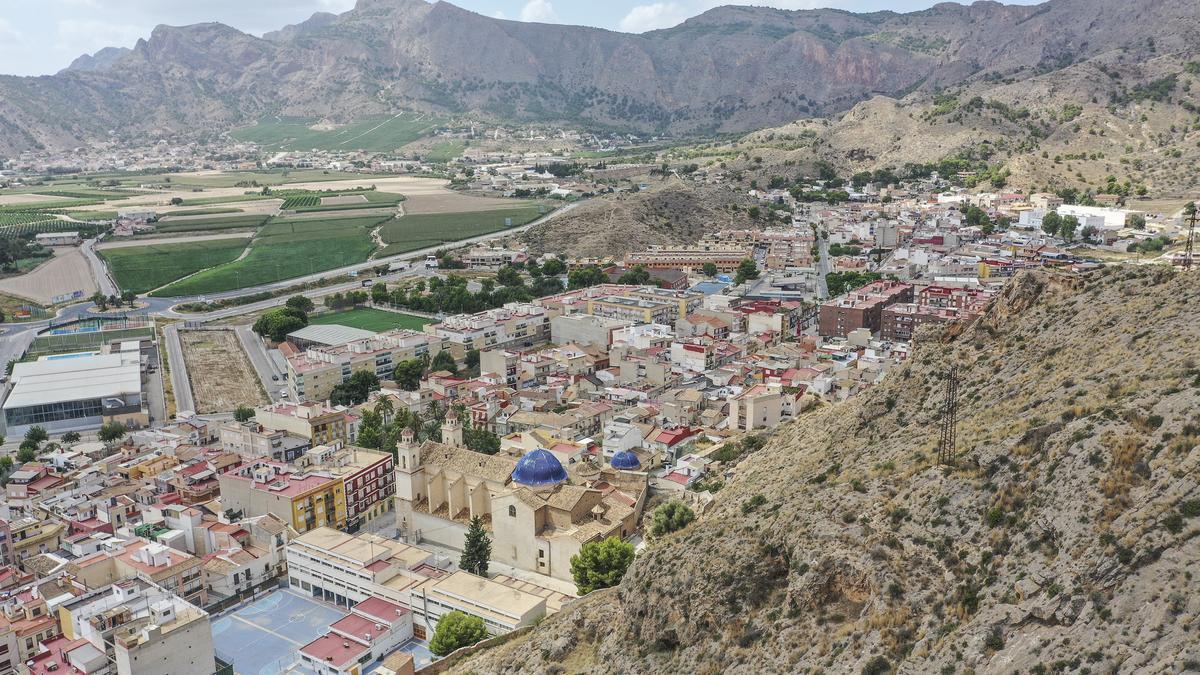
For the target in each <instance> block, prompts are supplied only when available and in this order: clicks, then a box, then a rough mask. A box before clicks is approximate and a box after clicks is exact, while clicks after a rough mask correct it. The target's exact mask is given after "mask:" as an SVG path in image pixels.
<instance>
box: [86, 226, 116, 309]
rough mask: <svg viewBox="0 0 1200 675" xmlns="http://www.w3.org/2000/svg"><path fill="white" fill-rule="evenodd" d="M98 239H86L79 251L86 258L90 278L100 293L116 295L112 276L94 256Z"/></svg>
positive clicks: (102, 262)
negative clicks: (90, 271)
mask: <svg viewBox="0 0 1200 675" xmlns="http://www.w3.org/2000/svg"><path fill="white" fill-rule="evenodd" d="M97 241H99V240H98V239H88V240H87V241H85V242H83V245H82V246H80V247H79V250H80V251H82V252H83V255H84V257H85V258H87V261H88V265H90V266H91V268H92V277H93V278H95V280H96V285H97V286H99V287H100V292H101V293H103V294H105V295H110V296H111V295H118V291H117V283H116V282H115V281H113V278H112V276H111V275H110V274H109V273H108V266H107V265H105V264H104V261H103V260H101V259H100V256H98V255H96V242H97Z"/></svg>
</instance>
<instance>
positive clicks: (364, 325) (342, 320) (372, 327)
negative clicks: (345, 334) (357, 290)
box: [308, 307, 432, 333]
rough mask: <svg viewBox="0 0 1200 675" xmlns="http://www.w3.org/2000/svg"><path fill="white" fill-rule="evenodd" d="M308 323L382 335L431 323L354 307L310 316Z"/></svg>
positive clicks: (402, 315) (411, 316)
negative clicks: (358, 329) (357, 329)
mask: <svg viewBox="0 0 1200 675" xmlns="http://www.w3.org/2000/svg"><path fill="white" fill-rule="evenodd" d="M308 322H309V324H315V325H318V326H327V325H330V324H337V325H339V326H349V327H351V328H360V329H362V330H369V331H374V332H376V333H382V332H383V331H387V330H393V329H396V328H407V329H409V330H421V329H422V328H423V327H424V326H425V325H426V324H429V323H432V321H430V320H429V319H425V318H422V317H419V316H413V315H412V314H400V313H398V312H389V311H386V310H382V309H373V308H370V307H355V308H354V309H348V310H345V311H341V312H330V313H328V314H316V315H313V316H310V317H309V320H308Z"/></svg>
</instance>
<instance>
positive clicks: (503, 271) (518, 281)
mask: <svg viewBox="0 0 1200 675" xmlns="http://www.w3.org/2000/svg"><path fill="white" fill-rule="evenodd" d="M496 281H499V282H500V284H501V285H502V286H524V285H525V279H523V278H522V277H521V273H520V272H518V271H517V268H515V267H513V266H512V265H505V266H504V267H501V268H500V271H499V272H496Z"/></svg>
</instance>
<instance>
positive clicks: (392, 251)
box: [380, 205, 542, 256]
mask: <svg viewBox="0 0 1200 675" xmlns="http://www.w3.org/2000/svg"><path fill="white" fill-rule="evenodd" d="M541 216H542V213H540V212H539V207H537V206H534V205H530V206H523V207H520V208H514V209H500V210H496V211H471V212H468V213H432V214H426V215H417V216H404V217H403V218H400V219H398V220H393V221H391V222H390V223H388V224H386V225H384V226H383V230H382V231H381V232H380V235H381V236H382V237H383V240H384V241H385V242H386V243H387V244H388V245H387V247H386V248H385V249H384V250H383V252H382V253H380V255H381V256H385V255H396V254H399V253H407V252H409V251H416V250H419V249H422V248H428V247H431V246H437V245H439V244H445V243H448V242H455V241H462V240H463V239H470V238H471V237H478V236H480V235H483V234H491V233H492V232H499V231H501V230H505V229H508V228H511V227H520V226H522V225H525V224H528V223H530V222H532V221H534V220H537V219H538V218H540V217H541ZM510 218H511V219H512V220H511V224H510V221H509V220H508V219H510Z"/></svg>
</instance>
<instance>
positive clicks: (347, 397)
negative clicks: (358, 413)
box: [329, 370, 379, 406]
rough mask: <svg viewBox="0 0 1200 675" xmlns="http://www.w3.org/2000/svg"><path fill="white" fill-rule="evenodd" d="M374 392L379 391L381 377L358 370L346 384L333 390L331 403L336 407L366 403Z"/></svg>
mask: <svg viewBox="0 0 1200 675" xmlns="http://www.w3.org/2000/svg"><path fill="white" fill-rule="evenodd" d="M373 391H379V377H378V376H377V375H376V374H375V373H372V372H371V371H369V370H356V371H354V373H353V374H352V375H350V377H348V378H346V381H345V382H342V383H341V384H339V385H337V386H336V387H334V388H333V392H331V393H330V394H329V402H330V403H332V404H334V405H347V406H348V405H358V404H359V403H364V402H366V400H367V398H369V397H370V396H371V392H373Z"/></svg>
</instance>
